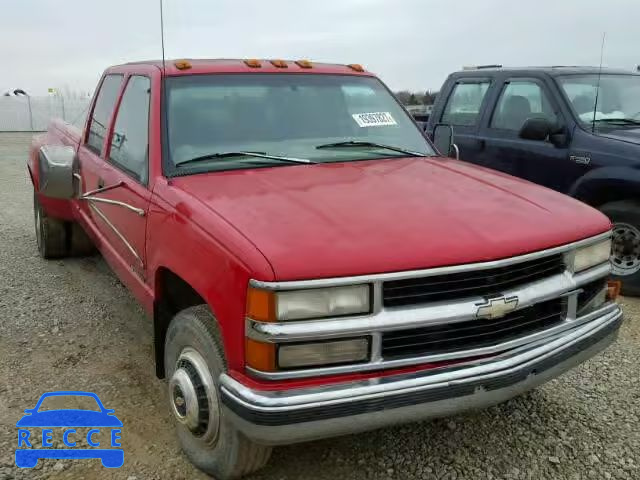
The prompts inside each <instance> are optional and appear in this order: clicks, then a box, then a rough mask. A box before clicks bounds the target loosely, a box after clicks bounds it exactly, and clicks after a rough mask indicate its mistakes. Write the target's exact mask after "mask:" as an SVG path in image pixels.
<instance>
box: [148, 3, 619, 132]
mask: <svg viewBox="0 0 640 480" xmlns="http://www.w3.org/2000/svg"><path fill="white" fill-rule="evenodd" d="M160 1H162V0H160ZM606 37H607V32H602V45H600V68H599V69H598V83H597V85H596V101H595V103H594V104H593V120H591V133H594V132H595V130H596V111H597V110H598V94H599V93H600V77H601V76H602V55H603V54H604V40H605V38H606Z"/></svg>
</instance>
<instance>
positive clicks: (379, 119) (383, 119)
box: [352, 112, 397, 127]
mask: <svg viewBox="0 0 640 480" xmlns="http://www.w3.org/2000/svg"><path fill="white" fill-rule="evenodd" d="M352 117H353V119H354V120H355V121H356V123H357V124H358V125H360V126H361V127H383V126H385V125H397V123H396V121H395V120H394V119H393V117H392V116H391V114H390V113H389V112H371V113H354V114H353V115H352Z"/></svg>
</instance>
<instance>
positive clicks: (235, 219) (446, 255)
mask: <svg viewBox="0 0 640 480" xmlns="http://www.w3.org/2000/svg"><path fill="white" fill-rule="evenodd" d="M172 183H173V185H174V186H175V187H177V188H180V189H182V190H183V191H184V192H185V193H187V194H189V195H191V196H192V197H194V199H196V200H197V201H199V202H201V204H202V205H204V206H205V207H206V208H210V209H211V210H214V211H215V212H216V213H217V214H218V215H220V216H222V217H224V218H225V219H226V220H227V221H228V222H229V223H230V224H231V225H233V226H234V227H235V228H236V229H238V230H239V231H240V232H241V233H242V234H243V235H244V236H245V237H247V238H248V239H249V241H251V242H252V243H253V244H254V245H255V246H256V247H257V248H258V249H259V250H260V251H261V252H262V254H263V255H264V256H265V257H266V259H267V260H268V261H269V262H270V264H271V266H272V268H273V271H274V275H275V279H277V280H300V279H311V278H320V277H333V276H350V275H361V274H368V273H382V272H391V271H401V270H412V269H421V268H429V267H435V266H444V265H455V264H462V263H469V262H479V261H486V260H493V259H499V258H505V257H510V256H514V255H519V254H524V253H528V252H532V251H536V250H542V249H545V248H549V247H553V246H557V245H562V244H565V243H569V242H573V241H576V240H580V239H583V238H586V237H589V236H591V235H596V234H599V233H602V232H604V231H606V230H607V229H609V228H610V222H609V220H608V219H607V218H606V217H605V216H604V215H602V214H600V213H599V212H597V211H596V210H594V209H592V208H591V207H588V206H587V205H584V204H582V203H580V202H578V201H576V200H574V199H572V198H570V197H567V196H564V195H562V194H559V193H556V192H554V191H552V190H549V189H546V188H544V187H540V186H538V185H534V184H532V183H529V182H526V181H524V180H520V179H517V178H514V177H511V176H509V175H505V174H502V173H498V172H495V171H493V170H489V169H484V168H480V167H476V166H473V165H471V164H467V163H464V162H459V161H455V160H451V159H444V158H432V159H425V158H415V157H414V158H403V159H389V160H375V161H359V162H346V163H333V164H317V165H299V166H298V165H296V166H287V167H274V168H263V169H251V170H235V171H227V172H216V173H207V174H200V175H192V176H187V177H180V178H175V179H174V180H173V181H172ZM260 280H269V279H260Z"/></svg>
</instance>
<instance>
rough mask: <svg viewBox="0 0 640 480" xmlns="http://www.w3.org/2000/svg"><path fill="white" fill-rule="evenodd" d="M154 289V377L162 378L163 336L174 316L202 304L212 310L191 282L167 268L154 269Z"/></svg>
mask: <svg viewBox="0 0 640 480" xmlns="http://www.w3.org/2000/svg"><path fill="white" fill-rule="evenodd" d="M154 288H155V292H156V294H155V301H154V303H153V344H154V357H155V365H156V376H157V377H158V378H164V370H165V368H164V342H165V336H166V333H167V329H168V328H169V323H171V320H172V319H173V317H174V316H175V314H176V313H178V312H179V311H181V310H184V309H185V308H189V307H193V306H195V305H202V304H205V305H207V306H208V307H209V309H210V310H211V312H212V313H213V312H214V309H213V308H212V305H211V304H210V303H209V302H207V300H206V298H205V295H204V294H202V293H201V292H199V291H198V289H197V288H195V287H194V286H193V285H192V283H191V282H189V281H187V280H185V279H184V278H183V276H181V275H179V274H177V273H175V272H174V271H173V270H171V269H170V268H168V267H165V266H161V267H158V268H157V269H156V273H155V278H154Z"/></svg>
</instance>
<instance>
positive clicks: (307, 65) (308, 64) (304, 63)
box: [296, 60, 313, 68]
mask: <svg viewBox="0 0 640 480" xmlns="http://www.w3.org/2000/svg"><path fill="white" fill-rule="evenodd" d="M296 65H298V66H299V67H300V68H312V67H313V64H312V63H311V62H310V61H309V60H298V61H296Z"/></svg>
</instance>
